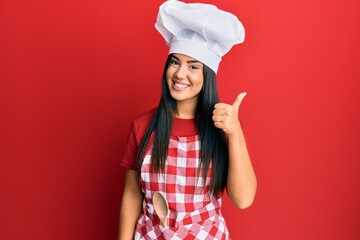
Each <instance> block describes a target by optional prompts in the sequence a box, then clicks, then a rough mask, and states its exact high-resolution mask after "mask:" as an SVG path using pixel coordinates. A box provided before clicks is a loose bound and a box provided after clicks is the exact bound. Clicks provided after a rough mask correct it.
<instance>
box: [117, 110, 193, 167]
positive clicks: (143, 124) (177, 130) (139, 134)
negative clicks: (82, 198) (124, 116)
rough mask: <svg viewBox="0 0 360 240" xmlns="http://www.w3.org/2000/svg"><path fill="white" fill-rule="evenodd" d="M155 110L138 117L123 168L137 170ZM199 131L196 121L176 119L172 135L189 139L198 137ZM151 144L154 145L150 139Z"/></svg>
mask: <svg viewBox="0 0 360 240" xmlns="http://www.w3.org/2000/svg"><path fill="white" fill-rule="evenodd" d="M154 113H155V109H153V110H150V111H148V112H145V113H143V114H142V115H140V116H139V117H137V118H136V119H135V120H134V121H133V123H132V126H131V130H130V133H129V137H128V143H127V146H126V150H125V153H124V155H123V157H122V159H121V163H120V164H121V166H123V167H125V168H129V169H136V167H135V165H136V163H135V162H136V155H137V152H138V150H139V146H140V144H141V140H142V138H143V136H144V134H145V132H146V130H147V128H148V126H149V123H150V121H151V119H152V117H153V116H154ZM197 134H198V131H197V129H196V126H195V120H194V119H181V118H174V121H173V130H172V133H171V135H172V136H177V137H188V136H194V135H197ZM149 144H150V145H151V144H152V139H151V138H150V141H149Z"/></svg>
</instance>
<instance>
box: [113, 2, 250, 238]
mask: <svg viewBox="0 0 360 240" xmlns="http://www.w3.org/2000/svg"><path fill="white" fill-rule="evenodd" d="M209 9H210V11H209ZM184 10H186V11H187V12H186V13H187V14H184V12H183V11H184ZM169 13H171V14H169ZM164 14H165V15H166V16H165V15H164ZM189 14H190V15H189ZM191 14H196V16H199V15H201V14H204V15H205V16H207V18H205V19H207V20H206V21H211V20H212V16H214V18H215V19H216V21H219V19H220V20H221V19H223V21H222V22H224V23H225V24H227V25H226V26H225V27H227V28H228V30H230V32H231V29H229V24H228V23H229V22H230V23H233V26H234V29H235V30H236V31H233V35H237V36H236V38H234V40H233V41H232V43H230V45H231V46H232V45H234V44H236V43H238V42H241V41H242V40H243V35H244V33H243V28H241V27H242V25H239V23H240V22H239V21H238V20H237V19H234V16H233V15H229V14H228V13H226V12H223V11H221V10H219V9H217V8H214V6H212V5H207V4H196V5H192V4H185V3H182V2H180V1H168V2H165V3H164V4H163V5H162V6H161V7H160V11H159V16H158V21H157V25H156V27H157V29H158V30H159V31H160V33H161V34H162V35H163V36H164V37H165V39H166V41H167V42H168V44H169V45H170V54H169V56H168V59H167V61H166V64H165V69H164V73H163V79H162V96H161V100H160V103H159V105H158V107H157V108H156V109H154V110H151V111H149V112H146V113H144V114H142V115H141V116H140V117H138V118H137V119H135V120H134V122H133V125H132V129H131V132H130V135H129V142H128V145H127V150H126V152H125V154H124V156H123V159H122V166H124V167H126V168H127V171H126V180H125V188H124V193H123V198H122V202H121V210H120V224H119V239H121V240H127V239H133V238H135V239H230V236H229V233H228V230H227V227H226V223H225V220H224V218H223V216H222V214H221V201H222V195H223V192H224V190H225V189H226V191H227V194H228V196H229V198H230V199H231V201H232V202H233V203H234V204H235V206H237V207H238V208H240V209H243V208H247V207H249V206H250V205H251V204H252V202H253V199H254V197H255V193H256V185H257V183H256V177H255V173H254V170H253V168H252V164H251V161H250V158H249V154H248V151H247V148H246V143H245V139H244V135H243V132H242V128H241V125H240V122H239V119H238V111H239V107H240V104H241V102H242V100H243V98H244V96H245V95H246V93H241V94H239V95H238V96H237V97H236V99H235V101H234V103H233V104H225V103H219V99H218V91H217V85H216V71H217V67H218V64H219V62H220V60H221V58H220V59H216V60H215V61H214V58H213V56H212V54H213V52H214V51H212V50H214V49H212V48H211V46H213V45H214V44H213V42H212V43H211V44H210V45H206V47H204V48H203V47H201V46H200V45H199V43H209V41H213V40H214V39H215V38H216V36H218V35H222V34H221V33H217V34H213V36H212V37H211V38H210V35H211V34H207V37H203V38H199V37H197V38H194V37H193V36H194V34H195V35H196V34H200V35H201V34H204V33H210V32H211V30H212V29H210V30H209V29H208V28H206V27H205V28H204V26H205V25H206V24H204V22H201V23H199V24H200V26H202V28H199V29H200V30H199V32H196V31H194V30H192V31H193V32H194V33H191V37H190V38H189V35H186V34H185V35H184V34H182V33H181V32H183V31H181V32H180V34H179V32H177V33H176V31H173V30H174V29H179V26H181V28H182V29H185V30H186V31H185V32H187V33H188V32H189V29H188V28H186V24H184V23H183V22H182V23H181V24H175V25H172V26H170V25H171V24H169V22H172V24H173V23H174V20H176V21H179V18H182V16H185V17H184V19H185V20H188V18H189V16H191ZM184 19H183V20H184ZM229 19H230V20H229ZM180 20H181V19H180ZM188 25H189V26H194V22H189V24H188ZM209 25H210V26H209V27H210V28H211V27H214V26H213V25H214V24H209ZM239 26H240V28H239ZM217 27H218V26H217ZM164 29H165V30H166V31H167V32H165V31H164ZM216 29H217V28H215V30H216ZM220 31H221V29H220ZM168 32H171V33H172V35H171V36H170V35H169V34H168V35H166V34H167V33H168ZM212 32H214V31H213V30H212ZM241 34H242V36H240V35H241ZM228 35H229V34H228ZM228 35H226V36H221V37H223V38H224V39H223V40H222V38H218V39H216V43H218V44H219V45H221V44H222V43H223V42H224V41H228V39H229V36H228ZM214 36H215V37H214ZM239 36H240V37H239ZM230 37H231V36H230ZM239 38H240V39H239ZM169 39H171V40H169ZM168 40H169V41H168ZM189 44H190V45H191V46H190V47H189ZM192 44H193V45H192ZM225 45H226V44H225ZM199 46H200V47H199ZM203 46H205V45H203ZM209 46H210V47H209ZM222 46H223V49H221V51H222V54H221V56H222V55H224V54H225V53H226V52H227V51H228V50H229V47H228V46H227V47H224V44H222ZM231 46H230V47H231ZM189 49H190V50H189ZM209 50H211V51H210V52H209ZM215 51H216V49H215ZM155 192H160V193H162V195H163V196H165V198H166V200H167V202H168V207H169V213H168V219H167V227H163V226H162V225H161V223H160V218H159V216H158V215H157V213H156V210H155V209H154V205H153V200H152V197H153V195H154V193H155Z"/></svg>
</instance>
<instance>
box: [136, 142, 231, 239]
mask: <svg viewBox="0 0 360 240" xmlns="http://www.w3.org/2000/svg"><path fill="white" fill-rule="evenodd" d="M200 146H201V144H200V139H199V136H198V135H194V136H190V137H176V136H171V138H170V144H169V151H168V159H167V162H166V167H165V173H164V174H157V173H155V174H154V173H152V171H151V161H150V158H151V149H152V148H150V149H149V151H148V152H147V153H146V155H145V157H144V161H143V165H142V168H141V176H140V177H141V179H140V180H141V188H142V191H143V193H144V201H143V212H142V213H141V215H140V218H139V219H138V221H137V225H136V231H135V239H199V240H203V239H230V238H229V233H228V230H227V227H226V224H225V220H224V218H223V216H222V214H221V209H220V207H221V197H220V198H214V197H213V196H212V195H211V193H210V192H209V184H210V177H211V166H210V168H209V171H208V178H207V180H206V185H205V188H204V187H203V182H202V177H201V173H200V177H197V171H198V166H199V163H200V159H199V153H200ZM156 191H160V192H161V193H163V195H164V196H165V197H166V199H167V201H168V203H169V210H170V211H169V216H168V226H169V227H168V228H163V227H162V226H161V224H160V220H159V217H158V216H157V215H156V212H155V211H154V206H153V204H152V196H153V194H154V192H156Z"/></svg>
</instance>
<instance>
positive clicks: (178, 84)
mask: <svg viewBox="0 0 360 240" xmlns="http://www.w3.org/2000/svg"><path fill="white" fill-rule="evenodd" d="M175 86H176V87H178V88H186V87H187V86H188V85H185V84H181V83H175Z"/></svg>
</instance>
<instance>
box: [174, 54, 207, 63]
mask: <svg viewBox="0 0 360 240" xmlns="http://www.w3.org/2000/svg"><path fill="white" fill-rule="evenodd" d="M171 57H172V58H175V59H176V60H178V61H180V59H179V58H178V57H176V56H174V55H172V56H171ZM186 62H187V63H201V62H200V61H198V60H188V61H186Z"/></svg>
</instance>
